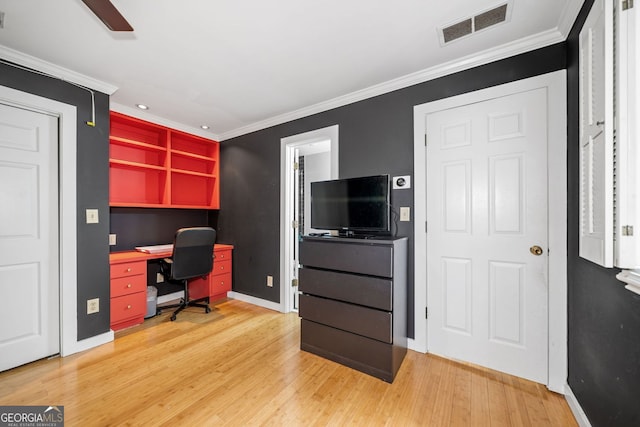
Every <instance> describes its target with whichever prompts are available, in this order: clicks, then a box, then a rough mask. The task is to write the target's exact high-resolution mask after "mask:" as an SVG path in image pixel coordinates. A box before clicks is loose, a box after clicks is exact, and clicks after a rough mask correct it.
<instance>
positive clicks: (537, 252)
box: [529, 245, 543, 256]
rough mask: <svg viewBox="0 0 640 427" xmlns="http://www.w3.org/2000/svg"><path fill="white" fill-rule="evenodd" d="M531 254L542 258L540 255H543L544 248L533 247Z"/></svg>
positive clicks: (530, 249)
mask: <svg viewBox="0 0 640 427" xmlns="http://www.w3.org/2000/svg"><path fill="white" fill-rule="evenodd" d="M529 252H531V253H532V254H534V255H536V256H540V255H542V252H543V251H542V248H541V247H540V246H538V245H535V246H531V247H530V248H529Z"/></svg>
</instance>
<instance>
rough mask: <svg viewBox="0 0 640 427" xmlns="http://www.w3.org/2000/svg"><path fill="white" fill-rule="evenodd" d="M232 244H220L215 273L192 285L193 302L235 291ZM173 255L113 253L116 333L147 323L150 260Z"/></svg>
mask: <svg viewBox="0 0 640 427" xmlns="http://www.w3.org/2000/svg"><path fill="white" fill-rule="evenodd" d="M232 250H233V246H232V245H222V244H216V245H215V246H214V249H213V257H214V262H213V270H212V271H211V274H209V275H208V276H207V277H205V278H203V279H195V280H193V281H191V282H190V283H189V295H190V297H191V299H198V298H204V297H207V296H208V297H209V300H210V301H215V300H217V299H221V298H225V297H226V296H227V292H228V291H230V290H231V277H232V275H231V273H232V261H231V258H232V253H231V252H232ZM169 256H171V252H166V253H157V254H146V253H143V252H138V251H124V252H112V253H111V254H109V265H110V272H111V329H113V330H114V331H117V330H120V329H123V328H126V327H129V326H133V325H137V324H139V323H142V322H143V321H144V316H145V314H146V312H147V261H149V260H154V259H161V258H166V257H169Z"/></svg>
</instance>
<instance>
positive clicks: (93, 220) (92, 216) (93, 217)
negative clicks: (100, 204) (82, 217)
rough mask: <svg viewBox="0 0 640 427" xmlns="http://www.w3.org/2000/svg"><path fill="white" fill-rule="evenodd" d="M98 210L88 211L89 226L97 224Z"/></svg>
mask: <svg viewBox="0 0 640 427" xmlns="http://www.w3.org/2000/svg"><path fill="white" fill-rule="evenodd" d="M98 222H99V221H98V209H87V224H97V223H98Z"/></svg>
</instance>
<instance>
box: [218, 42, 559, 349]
mask: <svg viewBox="0 0 640 427" xmlns="http://www.w3.org/2000/svg"><path fill="white" fill-rule="evenodd" d="M565 54H566V52H565V44H564V43H560V44H556V45H553V46H549V47H546V48H543V49H539V50H535V51H532V52H529V53H526V54H522V55H519V56H516V57H512V58H508V59H505V60H502V61H497V62H494V63H491V64H488V65H484V66H481V67H477V68H473V69H471V70H467V71H463V72H460V73H456V74H453V75H450V76H446V77H442V78H439V79H436V80H432V81H429V82H425V83H422V84H418V85H415V86H412V87H409V88H405V89H401V90H397V91H394V92H391V93H388V94H384V95H380V96H377V97H374V98H370V99H367V100H364V101H360V102H357V103H354V104H350V105H346V106H344V107H340V108H336V109H333V110H330V111H326V112H322V113H319V114H315V115H312V116H309V117H305V118H302V119H299V120H295V121H292V122H289V123H285V124H282V125H278V126H274V127H271V128H268V129H265V130H261V131H257V132H254V133H251V134H248V135H243V136H240V137H237V138H233V139H230V140H227V141H223V142H222V144H221V160H222V161H221V186H222V188H221V202H220V206H221V210H220V217H219V221H218V226H219V230H218V231H219V235H218V236H219V239H221V240H222V241H224V242H227V243H231V244H234V245H235V251H234V268H233V270H234V280H233V289H234V291H237V292H240V293H243V294H247V295H251V296H255V297H259V298H263V299H266V300H269V301H273V302H279V300H280V286H282V283H281V278H280V261H279V260H280V256H279V254H280V234H281V233H280V140H281V138H285V137H287V136H292V135H296V134H299V133H303V132H307V131H311V130H315V129H319V128H323V127H326V126H331V125H336V124H337V125H339V139H340V153H339V157H340V160H339V161H340V171H339V175H340V177H341V178H347V177H354V176H363V175H374V174H389V175H391V176H394V175H413V107H414V106H415V105H420V104H423V103H426V102H430V101H435V100H438V99H442V98H447V97H450V96H454V95H459V94H462V93H466V92H470V91H474V90H478V89H483V88H486V87H490V86H495V85H499V84H502V83H508V82H511V81H514V80H520V79H524V78H527V77H532V76H536V75H541V74H546V73H549V72H552V71H557V70H560V69H564V68H565V66H566V57H565ZM391 197H392V204H393V205H394V207H396V208H398V207H400V206H409V207H411V212H414V209H413V208H414V200H413V190H394V191H393V193H392V196H391ZM414 226H416V225H415V224H414V223H413V221H411V222H400V223H399V230H398V236H407V237H409V238H410V239H411V236H412V235H413V231H414ZM419 227H423V225H419ZM409 261H410V262H409V289H408V294H409V295H408V299H409V301H408V307H409V308H410V310H409V313H408V326H409V328H408V329H409V336H410V337H413V330H414V324H413V320H414V314H413V306H414V305H413V289H414V284H413V276H414V274H413V241H412V240H411V241H410V244H409ZM267 275H273V276H274V287H273V288H269V287H267V286H265V277H266V276H267Z"/></svg>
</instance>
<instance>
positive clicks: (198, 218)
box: [110, 207, 218, 252]
mask: <svg viewBox="0 0 640 427" xmlns="http://www.w3.org/2000/svg"><path fill="white" fill-rule="evenodd" d="M217 217H218V211H207V210H203V209H155V208H122V207H113V208H111V216H110V233H112V234H115V235H116V245H114V246H111V247H110V249H111V252H114V251H127V250H132V249H134V248H135V247H136V246H148V245H163V244H167V243H173V237H174V235H175V233H176V230H178V229H179V228H183V227H200V226H210V227H213V228H216V227H217V225H216V223H217Z"/></svg>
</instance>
